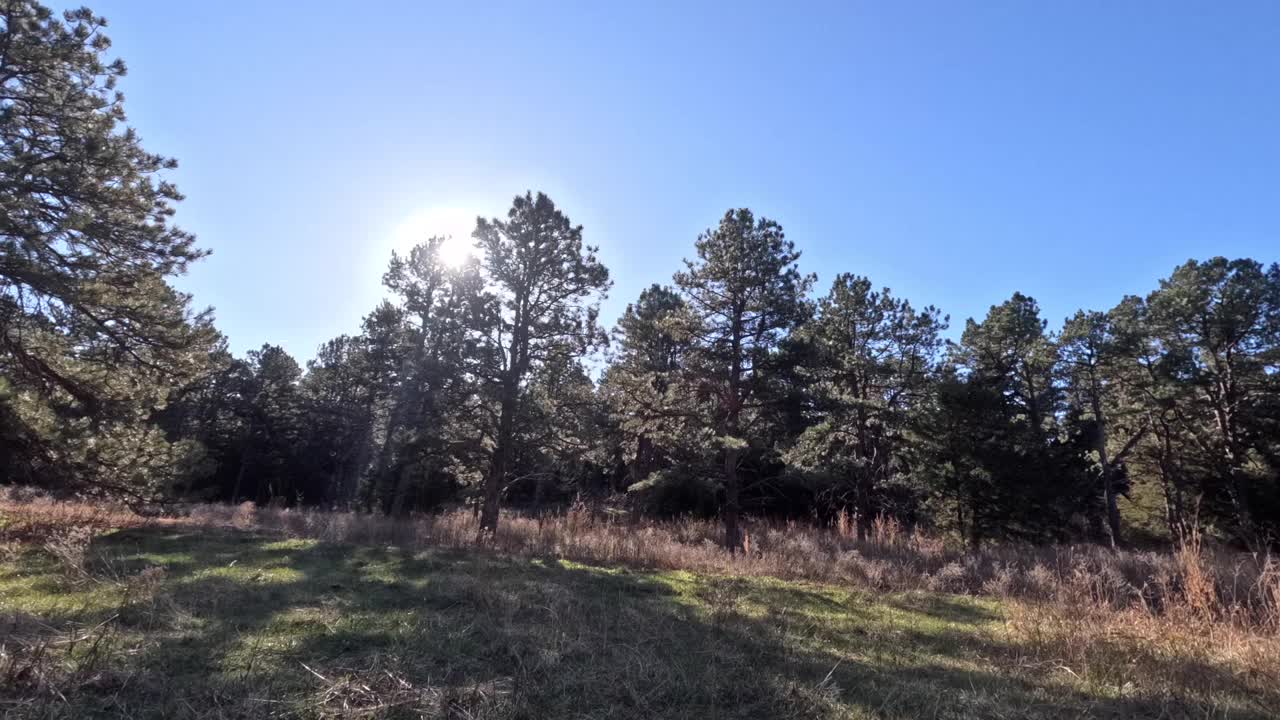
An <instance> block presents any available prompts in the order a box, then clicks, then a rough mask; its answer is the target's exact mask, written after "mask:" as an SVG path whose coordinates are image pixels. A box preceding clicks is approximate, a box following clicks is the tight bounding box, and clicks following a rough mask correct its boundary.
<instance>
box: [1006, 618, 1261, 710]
mask: <svg viewBox="0 0 1280 720" xmlns="http://www.w3.org/2000/svg"><path fill="white" fill-rule="evenodd" d="M1006 618H1007V620H1006V628H1007V632H1008V635H1009V637H1010V639H1011V640H1013V641H1014V643H1013V644H1012V645H1011V650H1010V652H1012V653H1013V654H1014V655H1015V657H1014V658H1012V659H1011V660H1012V661H1013V662H1015V663H1016V664H1017V665H1018V666H1020V667H1022V668H1024V669H1025V670H1026V671H1027V672H1028V673H1030V674H1033V675H1050V676H1057V677H1059V678H1061V680H1062V681H1063V682H1066V683H1068V684H1074V685H1077V686H1081V687H1082V689H1085V690H1087V691H1089V692H1097V693H1105V694H1107V695H1111V696H1121V697H1123V696H1126V695H1129V694H1132V693H1133V692H1134V691H1135V689H1136V688H1142V690H1143V692H1144V693H1146V694H1148V695H1154V696H1156V697H1163V698H1165V701H1166V704H1167V706H1168V707H1169V710H1170V715H1169V716H1171V717H1218V716H1223V711H1224V709H1223V708H1222V707H1219V706H1218V704H1217V703H1218V700H1217V699H1216V698H1222V697H1224V696H1231V697H1238V698H1247V699H1248V700H1249V702H1251V703H1253V706H1252V707H1249V708H1247V710H1250V711H1253V712H1258V711H1264V712H1268V708H1270V709H1272V710H1274V708H1276V707H1280V683H1277V680H1280V641H1278V640H1277V638H1275V637H1274V636H1261V635H1258V634H1256V633H1251V632H1248V631H1247V630H1245V629H1241V628H1238V627H1233V626H1230V625H1225V624H1223V623H1217V622H1212V621H1208V620H1199V621H1197V620H1189V619H1188V618H1185V617H1182V618H1174V617H1169V616H1153V615H1151V614H1148V613H1145V612H1142V611H1140V610H1135V609H1126V610H1120V611H1116V610H1108V609H1105V608H1100V607H1090V606H1084V607H1080V606H1068V605H1059V604H1050V605H1044V604H1030V603H1025V602H1014V603H1011V604H1010V605H1009V607H1008V610H1007V613H1006ZM1245 709H1246V708H1237V710H1245Z"/></svg>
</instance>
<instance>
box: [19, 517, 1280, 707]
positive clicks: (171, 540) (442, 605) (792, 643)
mask: <svg viewBox="0 0 1280 720" xmlns="http://www.w3.org/2000/svg"><path fill="white" fill-rule="evenodd" d="M72 555H74V553H72ZM85 557H86V558H88V559H87V560H86V567H87V568H88V571H87V573H86V574H81V575H77V574H74V573H73V574H70V575H68V574H67V570H66V568H65V567H64V566H63V564H62V563H60V561H58V560H57V559H55V558H54V557H52V556H51V555H50V554H49V553H48V552H46V551H45V550H42V549H39V548H37V547H29V548H27V549H26V550H24V551H23V552H21V553H19V554H17V555H15V556H13V557H12V558H11V559H9V560H7V561H4V562H3V563H0V615H2V616H3V617H6V618H10V620H9V621H8V624H6V625H3V626H0V634H2V635H3V636H4V637H3V640H2V641H0V642H3V643H4V644H5V647H6V648H7V649H6V650H5V651H4V652H6V653H8V654H7V655H6V656H5V657H4V658H3V659H0V677H3V676H4V673H5V672H6V667H8V668H9V670H10V671H12V672H14V673H25V674H24V675H23V677H34V676H35V674H34V671H28V670H24V669H23V668H28V667H32V666H34V665H33V664H35V663H38V664H39V666H40V668H41V669H40V671H39V677H40V678H43V679H42V680H41V681H40V682H23V683H11V684H10V685H11V686H10V687H4V688H0V702H4V703H6V704H5V705H4V706H3V707H4V708H5V710H6V712H8V713H9V715H10V716H12V717H19V718H23V717H55V718H57V717H66V718H71V717H92V716H94V715H95V714H97V715H98V716H103V717H126V718H129V717H139V718H140V717H157V718H159V717H166V718H168V717H178V718H182V717H190V718H200V717H209V718H217V717H227V718H230V717H244V718H267V717H298V718H319V717H356V716H358V717H386V718H399V717H404V718H409V717H484V718H518V717H609V718H641V717H646V718H647V717H687V718H695V717H697V718H701V717H722V718H755V717H791V718H819V717H831V718H909V717H940V718H947V717H951V718H968V717H1043V718H1057V717H1072V718H1075V717H1084V718H1088V717H1098V718H1103V717H1162V715H1161V713H1165V714H1164V715H1163V716H1164V717H1180V716H1183V715H1193V716H1195V717H1242V718H1262V717H1268V713H1266V712H1264V711H1263V710H1262V709H1261V707H1262V705H1261V704H1265V703H1269V702H1273V701H1274V700H1275V692H1274V691H1273V690H1272V691H1268V690H1267V689H1266V687H1265V686H1264V684H1263V683H1262V681H1261V680H1255V679H1250V678H1248V677H1240V676H1238V675H1239V673H1240V672H1241V670H1242V668H1246V667H1248V664H1249V663H1252V664H1253V666H1254V667H1257V668H1267V667H1271V666H1272V665H1268V664H1267V663H1268V662H1269V661H1267V660H1266V659H1265V657H1266V655H1265V651H1266V650H1267V649H1268V648H1270V649H1274V647H1275V645H1274V643H1272V644H1270V645H1267V644H1265V643H1263V644H1261V645H1259V646H1258V647H1256V648H1252V649H1250V650H1248V652H1252V653H1253V655H1249V656H1248V658H1252V659H1249V660H1244V659H1243V658H1245V657H1246V656H1245V654H1244V653H1245V652H1246V649H1245V648H1243V647H1237V648H1235V649H1233V650H1232V653H1233V654H1231V655H1228V654H1226V653H1215V652H1209V651H1208V650H1206V649H1205V646H1204V645H1203V643H1200V644H1197V643H1195V642H1194V641H1193V639H1191V638H1190V637H1189V636H1188V637H1187V638H1185V639H1184V640H1185V642H1184V640H1176V639H1169V640H1167V641H1166V639H1165V638H1163V637H1161V636H1160V635H1159V634H1156V633H1153V632H1152V629H1151V628H1150V627H1144V626H1138V625H1133V626H1132V628H1131V630H1130V631H1121V630H1118V629H1117V627H1116V626H1114V625H1111V626H1107V625H1106V624H1105V622H1102V621H1099V620H1098V619H1096V618H1094V619H1087V620H1086V619H1084V618H1083V617H1081V618H1076V617H1073V616H1071V615H1063V614H1061V612H1060V611H1059V610H1056V609H1054V608H1052V607H1049V606H1043V607H1040V606H1032V605H1026V604H1021V603H1018V602H1015V601H1009V600H998V599H994V598H990V597H972V596H965V595H953V594H946V593H937V592H927V591H913V592H893V593H888V592H877V591H874V590H869V589H863V588H851V587H837V586H832V585H826V584H821V583H812V582H797V581H787V580H781V579H777V578H773V577H768V576H760V575H733V574H716V573H698V572H690V571H684V570H647V571H646V570H637V569H630V568H618V567H613V568H602V567H596V566H592V565H588V564H584V563H581V562H573V561H568V560H564V559H559V558H554V557H541V558H518V557H504V556H500V555H495V554H492V553H474V552H462V551H458V550H444V551H435V550H428V551H416V552H415V551H410V550H402V549H398V548H391V547H377V546H374V547H370V546H353V545H341V544H328V543H323V542H318V541H315V540H302V539H290V540H281V539H279V538H270V537H263V536H257V535H252V534H248V533H243V532H237V531H233V530H217V531H209V530H200V531H198V532H187V531H181V530H175V529H167V528H154V529H130V530H123V531H118V532H115V533H111V534H108V535H105V536H100V537H98V538H95V539H94V540H93V541H92V543H91V544H90V545H89V547H87V548H86V549H85ZM1113 615H1114V613H1113ZM1143 617H1146V618H1147V620H1151V618H1150V617H1149V616H1143ZM1090 623H1091V624H1090ZM60 637H71V638H81V637H83V638H85V639H86V640H88V642H87V643H85V642H83V641H82V643H81V644H80V645H79V646H78V647H77V648H76V649H75V650H74V651H72V652H66V649H65V648H64V647H63V646H62V645H58V644H56V643H57V642H58V640H57V638H60ZM1223 644H1224V643H1219V645H1223ZM90 648H92V649H90ZM6 663H7V665H6ZM24 663H25V664H24ZM1240 663H1244V664H1243V665H1242V664H1240ZM14 668H17V670H14ZM15 676H16V675H15ZM126 679H128V680H127V682H126ZM1179 684H1182V685H1185V687H1187V688H1190V689H1191V690H1190V691H1188V692H1185V693H1184V692H1181V691H1179V689H1178V687H1179ZM1175 711H1176V712H1175ZM1177 713H1182V714H1183V715H1178V714H1177Z"/></svg>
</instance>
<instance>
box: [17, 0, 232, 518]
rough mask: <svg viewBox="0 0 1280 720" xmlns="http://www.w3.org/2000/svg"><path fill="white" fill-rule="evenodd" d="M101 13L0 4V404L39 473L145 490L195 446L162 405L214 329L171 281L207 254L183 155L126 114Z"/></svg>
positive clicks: (120, 66)
mask: <svg viewBox="0 0 1280 720" xmlns="http://www.w3.org/2000/svg"><path fill="white" fill-rule="evenodd" d="M105 24H106V22H105V20H103V19H102V18H99V17H97V16H95V15H93V14H92V13H91V12H90V11H88V10H85V9H81V10H74V11H69V12H67V13H65V14H64V15H63V18H62V19H58V18H57V17H56V16H54V14H53V13H52V12H51V11H50V10H49V9H47V8H45V7H43V6H41V5H39V4H37V3H34V2H25V1H21V0H14V1H13V2H7V3H5V4H4V8H3V10H2V11H0V378H2V379H0V387H2V388H5V389H4V390H3V391H0V392H2V393H3V394H2V395H0V402H3V403H4V408H5V409H4V412H3V413H2V414H0V418H3V422H5V424H6V427H5V428H4V432H3V434H2V436H3V437H6V438H8V439H9V440H8V441H7V442H6V448H5V451H4V452H5V454H7V455H10V456H13V455H22V456H23V457H24V458H25V461H24V462H25V464H26V465H27V466H28V467H29V468H30V473H31V475H32V477H35V478H39V479H42V480H44V481H46V482H52V481H55V480H58V481H62V480H70V481H72V482H75V483H79V484H87V485H91V486H93V487H96V488H98V489H101V490H108V491H111V492H116V493H122V494H125V495H127V496H129V497H133V498H139V499H149V498H154V497H156V496H157V495H159V494H162V493H164V492H166V491H167V490H168V489H169V486H170V485H171V484H172V483H173V482H175V481H177V480H179V479H180V478H179V475H180V470H179V469H180V468H181V467H183V466H184V465H185V464H186V463H187V462H188V461H189V460H190V458H191V455H190V450H191V448H190V447H183V446H182V445H181V444H177V445H175V444H171V443H169V442H168V441H167V440H166V439H165V438H164V436H163V433H162V432H161V431H160V430H159V429H158V428H157V427H156V425H155V424H154V423H153V422H151V419H152V414H153V413H154V412H155V411H156V410H157V409H158V408H160V407H161V406H162V405H163V404H164V403H165V401H166V399H167V397H168V395H169V393H170V391H171V390H172V389H173V388H174V387H176V386H179V385H182V384H185V383H186V382H188V381H189V380H191V379H192V378H193V377H194V376H196V375H198V374H199V373H201V372H202V371H203V369H204V366H205V363H206V362H207V360H208V358H209V351H210V350H211V349H212V346H213V343H214V341H215V338H216V336H215V334H214V332H213V330H212V327H211V318H210V315H209V313H208V312H204V313H193V312H192V311H191V309H190V304H191V303H190V298H189V297H188V296H187V295H185V294H183V293H180V292H178V291H176V290H175V289H174V288H173V287H172V286H171V285H169V280H170V279H171V278H172V277H173V276H175V275H178V274H181V273H182V272H184V271H185V270H186V269H187V266H188V265H189V264H190V263H192V262H194V261H196V260H198V259H199V258H200V257H202V256H203V254H204V253H203V251H201V250H198V249H197V248H196V247H195V244H194V242H195V240H194V238H193V237H192V236H191V235H190V234H188V233H186V232H183V231H182V230H180V229H178V228H177V227H175V226H174V225H173V224H172V223H171V216H172V214H173V207H174V203H176V202H177V201H179V200H180V199H181V195H179V194H178V191H177V190H176V188H174V186H173V185H171V184H170V183H169V182H167V181H165V180H164V179H163V177H162V174H163V172H164V171H165V170H167V169H170V168H172V167H174V163H173V161H172V160H169V159H167V158H164V157H162V156H159V155H155V154H152V153H149V152H147V151H146V150H144V149H143V147H142V145H141V142H140V140H139V138H138V136H137V135H136V133H134V132H133V131H132V130H131V129H129V128H127V127H125V126H124V122H125V113H124V98H123V96H122V95H121V94H120V93H119V92H118V91H117V90H116V82H117V80H118V79H119V78H120V77H122V76H123V75H124V73H125V66H124V63H123V62H121V61H119V60H115V61H107V60H106V59H105V58H104V53H105V52H106V51H107V50H108V48H109V47H110V41H109V40H108V39H107V37H106V36H105V35H104V34H103V32H102V30H103V27H104V26H105Z"/></svg>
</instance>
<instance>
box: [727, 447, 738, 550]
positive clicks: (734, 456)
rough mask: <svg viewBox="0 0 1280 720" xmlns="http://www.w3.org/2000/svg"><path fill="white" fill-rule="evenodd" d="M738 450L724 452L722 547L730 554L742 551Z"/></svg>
mask: <svg viewBox="0 0 1280 720" xmlns="http://www.w3.org/2000/svg"><path fill="white" fill-rule="evenodd" d="M740 453H741V451H740V450H737V449H732V450H725V452H724V513H723V516H724V546H725V547H726V548H728V550H729V552H730V553H735V552H737V551H738V550H740V549H742V530H741V528H739V527H738V521H739V512H740V508H739V500H738V491H739V483H738V456H739V454H740Z"/></svg>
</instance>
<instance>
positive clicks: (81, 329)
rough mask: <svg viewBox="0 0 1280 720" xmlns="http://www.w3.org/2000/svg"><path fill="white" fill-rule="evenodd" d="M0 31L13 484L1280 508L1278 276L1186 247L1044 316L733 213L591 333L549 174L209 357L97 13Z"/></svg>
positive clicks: (1243, 532) (1235, 523) (189, 492)
mask: <svg viewBox="0 0 1280 720" xmlns="http://www.w3.org/2000/svg"><path fill="white" fill-rule="evenodd" d="M4 12H5V14H4V17H3V19H0V22H2V23H3V32H2V33H0V87H2V88H3V94H2V95H0V138H2V139H3V145H2V148H0V183H2V186H0V210H2V211H3V212H0V471H2V472H3V482H6V483H24V484H35V485H40V486H44V487H48V488H51V489H62V490H68V491H80V492H95V493H102V494H110V495H112V496H114V497H120V498H124V499H126V500H129V501H130V502H134V503H136V504H137V505H138V506H139V507H143V506H147V507H150V506H153V505H154V504H155V503H163V502H165V501H167V500H174V499H182V500H193V499H199V500H217V501H226V502H240V501H250V500H251V501H254V502H258V503H264V504H265V503H283V504H286V505H312V506H323V507H334V508H350V509H358V510H362V511H368V512H380V513H386V514H390V515H403V514H405V513H409V512H414V511H418V512H427V511H432V510H436V509H439V508H445V507H451V506H458V505H466V506H469V507H471V508H473V509H474V510H475V512H477V513H478V515H479V517H480V525H481V527H482V528H483V531H484V532H485V533H492V532H494V531H496V530H497V529H498V524H499V522H500V519H501V515H500V512H499V510H500V509H501V508H502V507H504V506H509V507H517V508H521V509H523V510H527V511H531V512H541V511H543V510H545V509H549V508H554V507H562V506H564V505H565V504H566V503H569V502H572V501H575V500H579V501H583V502H587V503H591V504H592V505H594V506H596V507H599V508H609V509H612V510H614V511H617V512H624V513H629V514H631V515H632V516H635V517H640V516H652V517H665V516H675V515H681V514H700V515H706V516H717V517H719V518H721V519H722V521H723V524H724V542H725V544H726V546H727V547H728V548H730V549H735V550H736V549H738V548H739V547H740V546H741V545H742V540H743V538H742V530H741V523H742V518H743V516H744V515H752V516H773V517H790V518H804V519H808V520H813V521H815V522H831V521H833V520H834V519H835V518H837V517H840V516H845V517H852V518H854V521H855V526H856V527H857V528H858V532H860V533H865V532H866V529H867V527H868V525H869V523H870V521H871V520H872V519H873V518H876V517H880V516H888V517H893V518H895V519H897V520H898V521H900V522H903V523H906V524H909V525H913V526H921V527H929V528H934V529H937V530H940V531H944V532H950V533H954V534H955V535H957V536H958V537H962V538H964V539H965V540H966V541H967V542H969V543H971V544H972V545H974V546H977V545H979V544H981V543H983V542H987V541H991V540H1002V539H1015V540H1025V541H1032V542H1047V541H1059V540H1068V539H1089V540H1096V541H1099V542H1104V543H1109V544H1112V545H1118V544H1120V543H1123V542H1125V539H1126V538H1125V535H1124V531H1125V526H1124V523H1123V522H1122V518H1121V513H1120V498H1122V497H1124V496H1125V495H1126V494H1128V493H1130V492H1131V491H1132V490H1133V489H1134V488H1136V487H1138V486H1145V487H1147V488H1151V489H1154V490H1155V491H1156V492H1158V494H1159V496H1160V497H1161V498H1162V499H1163V506H1164V517H1163V518H1162V520H1163V523H1164V525H1165V526H1166V528H1167V530H1168V532H1169V534H1170V535H1171V536H1174V537H1178V536H1182V535H1184V534H1186V533H1188V532H1190V531H1192V530H1205V529H1207V530H1211V531H1213V532H1216V533H1219V534H1221V535H1222V536H1224V537H1227V538H1230V539H1232V540H1234V541H1237V542H1240V543H1242V544H1245V545H1248V546H1251V547H1258V546H1260V545H1263V544H1266V543H1268V542H1270V541H1271V539H1272V538H1274V537H1275V536H1276V533H1277V531H1278V530H1280V372H1278V371H1280V266H1277V265H1276V264H1274V263H1273V264H1271V265H1269V266H1267V265H1264V264H1262V263H1260V262H1258V261H1255V260H1251V259H1237V260H1228V259H1225V258H1210V259H1207V260H1204V261H1194V260H1193V261H1188V262H1187V263H1185V264H1183V265H1180V266H1179V267H1177V268H1174V269H1173V271H1172V272H1171V274H1170V275H1169V277H1167V278H1165V279H1163V280H1161V281H1160V282H1159V284H1158V286H1156V287H1155V288H1154V289H1152V290H1151V292H1149V293H1148V294H1146V295H1145V296H1130V297H1125V298H1121V299H1120V300H1119V302H1118V304H1117V305H1116V306H1115V307H1113V308H1111V309H1109V310H1105V311H1081V312H1078V313H1076V314H1075V315H1074V316H1072V317H1071V318H1069V319H1068V320H1067V321H1066V322H1065V324H1064V325H1063V326H1062V327H1061V328H1056V327H1055V328H1053V329H1050V328H1049V327H1048V324H1047V322H1046V320H1045V319H1043V318H1042V317H1041V313H1040V309H1039V307H1038V305H1037V303H1036V301H1035V300H1034V299H1033V298H1031V297H1029V296H1026V295H1023V294H1021V293H1014V294H1013V295H1012V296H1011V297H1010V298H1009V299H1008V300H1007V301H1005V302H1003V303H1001V304H999V305H996V306H993V307H992V308H991V309H990V311H989V312H988V313H987V315H986V317H984V318H982V319H981V320H977V319H970V320H967V321H966V322H965V325H964V328H963V331H962V332H961V333H960V334H959V338H958V340H954V341H953V340H948V339H947V337H946V333H947V332H948V330H949V318H948V317H947V316H946V315H944V314H943V313H942V312H941V311H940V310H938V309H937V308H934V307H916V306H913V305H912V304H911V303H910V302H909V301H907V300H906V299H904V298H900V297H897V296H895V295H894V294H893V293H892V292H891V291H890V290H889V289H887V288H883V289H882V288H877V287H876V286H875V285H873V283H872V282H871V280H870V279H868V278H865V277H861V276H858V275H855V274H848V273H846V274H840V275H838V276H837V277H836V278H835V279H834V281H833V282H832V284H831V285H830V287H829V288H821V289H819V288H816V287H815V283H816V278H815V276H814V275H812V274H807V273H805V272H802V270H801V266H800V259H801V255H800V251H799V250H797V249H796V248H795V246H794V245H793V244H792V242H791V241H789V240H787V239H786V237H785V235H784V233H783V229H782V227H781V226H780V225H779V224H778V223H777V222H774V221H772V220H770V219H767V218H763V217H757V216H756V215H755V214H754V213H753V212H752V211H751V210H748V209H732V210H730V211H728V212H726V213H725V214H724V215H723V217H721V218H719V220H718V222H716V223H714V224H713V225H712V226H711V227H709V228H708V229H707V230H706V231H705V232H703V233H701V234H700V235H699V236H698V237H697V238H696V240H695V241H694V245H693V248H692V252H691V258H690V259H688V260H686V261H685V263H684V268H683V269H681V270H679V271H678V272H676V273H674V275H673V276H672V278H671V280H670V283H669V284H665V285H664V284H655V285H653V286H651V287H649V288H647V289H646V290H644V291H643V292H642V293H640V295H639V296H638V297H637V298H635V299H634V300H633V301H632V302H631V303H630V304H629V305H628V306H627V309H626V311H625V313H624V314H623V316H622V317H621V318H620V319H619V320H618V321H617V323H616V325H615V326H614V327H613V328H612V330H611V331H608V332H607V331H606V330H605V328H604V327H603V326H602V324H601V321H600V318H599V316H598V308H599V302H600V300H601V299H602V298H603V297H604V295H605V293H606V292H608V290H609V289H610V279H609V272H608V270H607V269H606V268H605V267H604V265H603V264H602V263H601V262H600V260H599V258H598V257H597V254H596V249H595V248H594V247H591V246H590V245H588V244H587V243H586V242H585V239H584V229H583V228H582V226H580V225H576V224H574V223H573V222H572V221H571V220H570V219H569V217H568V216H567V215H566V214H565V212H564V211H562V210H561V209H560V208H559V207H557V206H556V204H555V203H554V202H553V201H552V200H551V199H550V198H548V197H547V196H545V195H543V194H541V193H532V192H530V193H526V194H524V195H520V196H517V197H516V198H515V199H514V201H513V203H512V205H511V207H510V209H509V210H508V211H507V213H506V215H505V217H503V218H490V219H485V218H478V219H477V222H476V225H475V229H474V233H473V235H472V239H473V241H474V243H475V246H476V254H475V256H474V257H473V258H471V259H470V260H468V261H467V262H464V263H462V264H460V265H450V264H448V263H445V262H443V261H442V259H441V255H440V248H441V245H442V244H443V243H444V242H445V241H446V240H445V239H444V238H439V237H431V238H423V239H422V242H421V244H419V245H418V246H416V247H414V248H412V249H411V250H410V251H409V252H408V253H407V254H404V255H398V254H393V255H392V258H391V260H390V262H389V264H388V268H387V271H386V273H385V275H384V276H383V284H384V286H385V288H386V290H387V293H388V297H387V299H386V300H384V301H383V302H382V303H381V304H379V305H378V306H377V307H375V308H373V309H372V310H371V311H370V312H369V313H368V314H367V315H366V316H365V318H364V320H363V322H362V323H361V326H360V328H359V329H358V332H354V333H353V334H350V335H343V336H340V337H337V338H334V339H332V340H330V341H328V342H326V343H324V344H323V345H322V346H321V347H320V348H319V349H318V351H317V353H316V356H315V358H314V359H312V360H310V361H308V362H307V363H306V364H305V366H303V365H302V364H300V363H299V362H298V361H297V360H296V359H295V358H293V357H291V356H290V355H289V354H288V353H287V352H285V351H284V350H283V349H282V348H280V347H278V346H273V345H264V346H263V347H262V348H261V349H259V350H255V351H252V352H249V353H248V354H247V355H245V356H244V357H233V356H232V355H231V354H230V353H229V352H228V351H227V350H226V342H225V339H224V338H222V337H221V335H220V334H219V333H218V332H217V330H216V329H215V327H214V325H213V318H212V314H211V313H210V312H209V311H196V310H194V309H193V307H192V303H191V298H190V297H188V296H187V295H185V294H183V293H180V292H178V291H177V290H175V289H174V288H173V286H172V284H171V282H172V279H173V277H174V276H176V275H179V274H181V273H182V272H183V271H185V269H186V267H187V266H188V265H189V264H190V263H192V262H195V261H197V260H199V258H200V257H202V256H203V254H204V251H203V250H200V249H198V248H197V247H196V246H195V245H194V238H192V236H191V235H189V234H188V233H186V232H184V231H182V230H181V229H179V228H177V227H175V226H174V225H173V224H172V220H171V218H172V214H173V207H174V204H175V203H176V202H177V201H179V200H180V199H181V196H180V194H179V193H178V192H177V190H176V188H174V187H173V186H172V185H171V184H169V183H168V182H167V181H165V180H164V179H163V173H164V171H165V170H166V169H168V168H170V167H172V161H171V160H169V159H167V158H164V157H161V156H157V155H154V154H151V153H148V152H146V151H145V150H143V148H142V146H141V143H140V140H139V139H138V137H137V136H136V135H135V134H134V133H133V132H132V131H131V130H129V129H128V128H127V127H126V126H125V124H124V123H125V116H124V111H123V97H122V96H121V95H120V94H119V93H118V92H117V91H116V89H115V83H116V79H117V78H118V77H120V76H121V75H123V73H124V66H123V64H121V63H119V62H118V61H116V62H107V61H106V60H104V59H103V54H104V53H105V52H106V51H107V49H108V48H109V42H108V41H107V40H106V38H105V36H104V35H103V34H102V32H101V29H102V26H103V25H105V21H103V20H102V19H101V18H98V17H96V16H94V15H93V14H92V13H90V12H89V11H87V10H79V11H74V12H71V13H67V14H66V15H65V16H64V17H62V18H61V19H60V18H58V17H56V16H54V15H53V14H52V13H51V12H49V11H48V10H47V9H45V8H43V7H42V6H40V5H38V4H36V3H32V2H9V3H6V5H5V10H4Z"/></svg>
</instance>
